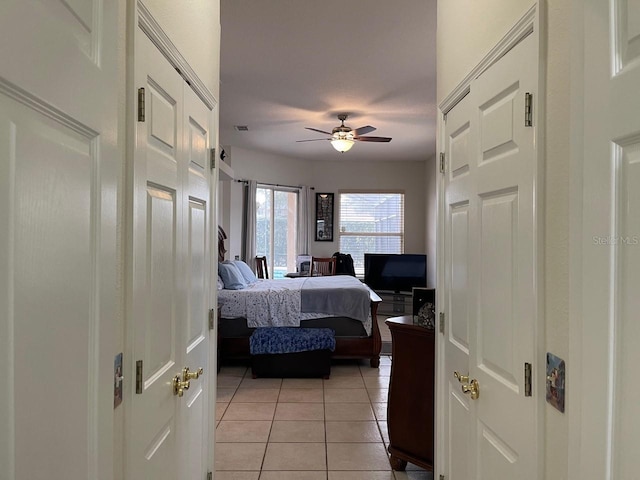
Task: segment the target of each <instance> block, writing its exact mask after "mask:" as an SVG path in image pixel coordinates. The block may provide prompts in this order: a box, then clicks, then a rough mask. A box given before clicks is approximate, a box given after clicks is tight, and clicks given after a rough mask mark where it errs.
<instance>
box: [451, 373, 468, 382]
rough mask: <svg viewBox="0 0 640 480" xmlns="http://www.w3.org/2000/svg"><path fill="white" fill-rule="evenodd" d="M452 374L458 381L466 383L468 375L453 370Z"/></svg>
mask: <svg viewBox="0 0 640 480" xmlns="http://www.w3.org/2000/svg"><path fill="white" fill-rule="evenodd" d="M453 376H454V377H456V379H457V380H458V381H459V382H460V383H467V382H468V381H469V375H462V374H461V373H460V372H458V371H455V372H453Z"/></svg>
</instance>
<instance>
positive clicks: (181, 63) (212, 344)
mask: <svg viewBox="0 0 640 480" xmlns="http://www.w3.org/2000/svg"><path fill="white" fill-rule="evenodd" d="M126 17H127V24H126V53H127V54H126V57H127V59H126V72H127V73H126V114H125V117H126V118H125V124H126V154H127V157H126V158H127V161H126V167H125V172H124V175H125V181H124V186H125V191H126V192H125V194H124V196H125V198H126V199H127V201H128V200H130V199H131V198H132V191H133V178H134V177H133V159H135V151H136V144H137V141H136V140H137V120H136V119H137V108H138V107H137V105H138V98H137V91H138V88H137V85H136V79H135V42H136V38H137V36H138V35H146V36H147V37H148V38H149V39H150V40H151V42H152V43H153V44H154V45H155V47H156V48H157V49H158V51H159V52H160V53H161V54H162V55H163V56H164V57H165V58H166V60H167V61H168V62H169V64H171V66H173V67H174V68H175V69H176V70H177V71H178V72H179V74H180V75H181V76H182V78H183V79H184V80H185V81H186V82H187V84H188V86H189V87H190V88H191V89H192V90H193V91H194V92H195V94H196V95H197V96H198V98H199V99H200V100H201V101H202V102H203V103H204V105H205V106H206V107H207V108H208V109H209V110H210V115H209V122H210V129H209V132H210V142H209V146H210V148H214V149H215V150H214V151H215V152H218V151H219V150H220V149H219V147H218V145H219V144H218V142H219V135H218V123H219V122H218V113H219V110H218V100H217V99H216V98H215V96H214V95H213V93H212V92H211V91H210V90H209V89H208V88H207V87H206V84H205V83H204V82H203V81H202V79H201V78H200V77H199V76H198V74H197V73H196V72H195V70H194V69H193V68H192V67H191V65H190V64H189V62H188V61H187V60H186V58H185V57H184V56H183V55H182V54H181V53H180V51H179V50H178V48H177V47H176V46H175V44H174V43H173V41H172V40H171V38H170V37H169V36H168V35H167V33H166V32H165V31H164V30H163V28H162V27H161V26H160V24H159V23H158V21H157V20H156V19H155V18H154V17H153V15H152V14H151V12H150V11H149V9H148V8H147V7H146V6H145V5H144V3H143V1H142V0H135V1H134V2H129V3H128V5H127V11H126ZM210 161H211V162H215V163H214V164H213V165H211V170H210V172H209V175H211V177H210V183H209V199H208V202H209V206H208V208H209V218H210V221H209V227H208V228H209V231H208V235H209V248H210V251H211V252H212V254H211V255H210V256H209V257H210V268H211V279H212V280H211V281H210V282H209V283H210V292H209V308H210V309H212V310H213V312H214V315H217V314H216V313H215V312H217V309H216V308H215V305H216V303H217V289H216V288H215V287H214V285H215V282H214V281H213V279H214V278H215V277H216V276H217V274H218V273H217V272H218V262H217V238H218V229H217V221H218V202H217V191H218V190H217V187H218V177H219V173H218V172H219V168H218V165H219V164H218V162H217V161H215V160H214V159H213V158H211V159H210ZM213 167H215V168H213ZM126 208H127V209H126V211H125V212H124V218H125V234H124V238H125V243H124V251H125V292H126V293H125V319H124V353H125V355H124V362H123V363H124V364H123V368H124V371H127V372H134V371H135V359H134V358H133V351H132V350H133V349H132V344H131V338H132V336H133V321H132V308H131V291H130V289H131V286H130V279H131V278H132V267H133V265H132V263H131V252H132V249H133V230H132V225H133V220H134V219H133V211H132V208H131V205H129V204H127V207H126ZM217 328H218V327H217V318H216V319H215V321H214V328H213V329H209V365H208V366H205V368H208V373H209V380H208V384H209V385H208V395H209V405H208V408H209V416H208V417H209V425H208V430H209V435H208V437H209V446H208V447H209V448H207V451H208V452H209V454H208V458H207V464H208V465H207V467H208V471H210V472H213V471H214V469H215V457H214V455H215V453H214V445H215V425H216V421H215V408H216V394H217V382H216V381H215V378H216V377H215V375H216V373H215V372H217V341H216V338H217ZM131 378H132V377H131ZM134 388H135V380H134V379H133V378H132V381H128V382H124V387H123V396H124V397H125V398H131V395H133V392H132V390H133V389H134ZM130 415H131V402H125V414H124V425H123V428H122V433H123V434H122V435H121V436H120V437H119V439H118V440H119V441H120V443H121V445H120V452H121V458H123V459H124V462H123V464H124V465H123V467H124V468H123V471H122V474H123V475H124V478H127V475H129V473H130V472H129V468H130V467H129V465H128V462H129V452H128V450H127V443H126V436H125V432H127V430H128V428H129V427H128V425H129V416H130Z"/></svg>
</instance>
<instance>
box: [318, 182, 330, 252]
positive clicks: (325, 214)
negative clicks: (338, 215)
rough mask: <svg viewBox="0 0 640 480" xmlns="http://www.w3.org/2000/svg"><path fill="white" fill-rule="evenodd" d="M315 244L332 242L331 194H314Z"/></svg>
mask: <svg viewBox="0 0 640 480" xmlns="http://www.w3.org/2000/svg"><path fill="white" fill-rule="evenodd" d="M316 242H333V193H316Z"/></svg>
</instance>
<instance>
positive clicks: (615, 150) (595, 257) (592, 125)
mask: <svg viewBox="0 0 640 480" xmlns="http://www.w3.org/2000/svg"><path fill="white" fill-rule="evenodd" d="M584 14H585V15H584V32H585V33H584V47H585V50H584V53H585V56H584V98H585V99H586V100H588V101H585V102H584V116H583V118H584V150H583V151H582V152H581V153H582V155H583V159H584V160H583V165H582V168H583V182H584V183H583V187H582V199H581V200H582V209H581V211H582V228H581V232H580V234H579V236H578V239H577V240H578V241H579V243H580V247H581V249H582V258H581V261H580V265H578V266H576V267H574V268H577V269H578V272H579V277H578V278H579V281H580V283H581V298H580V299H579V305H580V307H581V323H582V325H581V326H582V331H576V332H575V334H576V335H578V336H579V339H578V345H580V351H581V354H580V356H579V357H576V361H578V362H579V364H580V368H581V375H582V376H581V378H578V379H576V380H575V381H572V382H571V385H573V388H574V389H575V391H573V392H572V395H575V397H573V398H578V400H577V401H576V402H572V403H571V404H570V407H574V408H576V407H577V408H578V410H579V411H581V412H580V413H581V417H580V420H579V422H578V424H579V425H580V438H579V445H580V447H579V449H580V451H579V461H578V462H577V463H576V464H575V465H571V468H572V478H575V479H578V478H579V479H584V480H588V479H594V480H595V479H598V480H601V479H607V480H613V479H616V480H617V479H621V480H622V479H628V478H629V479H630V478H638V464H637V452H638V449H639V448H640V415H638V401H639V400H638V399H639V398H640V386H639V384H638V382H637V381H636V380H635V374H636V372H637V369H638V365H639V364H640V350H639V349H638V345H639V344H640V323H639V322H638V312H640V296H639V295H638V292H640V214H639V213H638V212H639V211H640V115H639V114H638V112H640V94H639V93H638V86H639V85H640V3H639V2H637V1H628V0H611V1H610V2H602V1H599V0H588V1H587V2H585V4H584ZM579 210H580V209H579ZM573 334H574V332H572V335H573ZM585 382H587V383H585Z"/></svg>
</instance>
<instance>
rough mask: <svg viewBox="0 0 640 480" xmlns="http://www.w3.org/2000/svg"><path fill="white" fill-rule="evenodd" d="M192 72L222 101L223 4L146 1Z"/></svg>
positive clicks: (216, 1)
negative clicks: (221, 32) (221, 10)
mask: <svg viewBox="0 0 640 480" xmlns="http://www.w3.org/2000/svg"><path fill="white" fill-rule="evenodd" d="M143 3H144V4H145V6H146V7H147V8H148V9H149V11H150V12H151V14H152V15H153V17H154V18H155V19H156V21H157V22H158V23H159V24H160V25H161V26H162V29H163V30H164V31H165V33H166V34H167V35H169V38H170V39H171V41H172V42H173V44H174V45H175V46H176V47H177V48H178V50H179V51H180V53H181V54H182V56H183V57H184V58H185V59H186V60H187V62H188V63H189V65H191V68H193V69H194V70H195V72H196V73H197V74H198V76H199V77H200V80H202V81H203V82H204V84H205V85H206V86H207V88H208V89H209V90H210V91H211V93H213V96H214V97H215V98H217V99H219V98H220V75H219V68H220V0H189V1H188V2H185V1H177V2H176V1H167V0H143Z"/></svg>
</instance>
